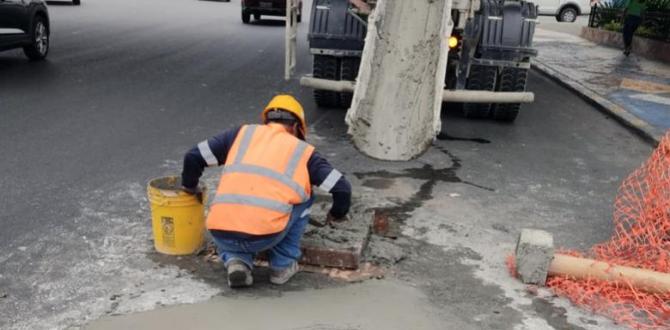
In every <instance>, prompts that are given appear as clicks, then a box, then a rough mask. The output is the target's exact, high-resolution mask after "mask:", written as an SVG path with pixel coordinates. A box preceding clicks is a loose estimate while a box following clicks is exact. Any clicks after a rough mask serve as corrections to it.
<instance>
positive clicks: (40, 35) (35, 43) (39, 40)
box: [23, 16, 50, 61]
mask: <svg viewBox="0 0 670 330" xmlns="http://www.w3.org/2000/svg"><path fill="white" fill-rule="evenodd" d="M30 35H31V37H30V40H31V43H30V45H28V46H25V47H23V53H24V54H26V56H27V57H28V58H29V59H30V60H31V61H41V60H44V59H45V58H46V57H47V54H49V44H50V36H49V27H48V25H47V21H46V19H45V18H44V17H42V16H35V18H34V20H33V26H32V28H31V30H30Z"/></svg>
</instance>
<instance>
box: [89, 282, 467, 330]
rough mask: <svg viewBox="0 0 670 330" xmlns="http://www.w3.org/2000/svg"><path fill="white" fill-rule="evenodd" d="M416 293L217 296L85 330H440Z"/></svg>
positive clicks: (360, 287)
mask: <svg viewBox="0 0 670 330" xmlns="http://www.w3.org/2000/svg"><path fill="white" fill-rule="evenodd" d="M439 313H440V310H439V309H438V308H437V306H434V305H433V304H431V303H430V302H429V300H428V298H427V297H426V296H425V295H424V294H423V293H422V292H421V291H420V290H419V289H416V288H413V287H409V286H407V285H404V284H400V283H397V282H392V281H370V282H365V283H361V284H356V285H350V286H345V287H341V288H332V289H323V290H309V291H304V292H286V293H282V294H281V296H279V297H264V298H262V299H258V298H257V297H249V296H240V297H217V298H214V299H212V300H210V301H207V302H204V303H199V304H192V305H181V306H175V307H169V308H163V309H158V310H154V311H150V312H145V313H138V314H131V315H125V316H114V317H106V318H103V319H100V320H98V321H95V322H93V323H91V324H89V325H88V326H86V327H85V329H90V330H104V329H110V330H116V329H144V330H150V329H160V330H165V329H191V330H197V329H244V330H252V329H262V330H265V329H276V330H281V329H301V330H302V329H304V330H307V329H313V330H325V329H328V330H340V329H341V330H344V329H361V330H362V329H385V330H393V329H398V330H405V329H414V330H421V329H445V328H451V327H452V326H458V324H452V325H449V326H447V325H445V324H440V322H439V320H438V318H437V315H438V314H439Z"/></svg>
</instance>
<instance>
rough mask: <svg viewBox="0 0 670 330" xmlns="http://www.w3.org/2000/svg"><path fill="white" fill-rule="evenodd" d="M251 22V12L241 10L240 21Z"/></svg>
mask: <svg viewBox="0 0 670 330" xmlns="http://www.w3.org/2000/svg"><path fill="white" fill-rule="evenodd" d="M249 22H251V14H249V13H247V12H245V11H242V23H244V24H249Z"/></svg>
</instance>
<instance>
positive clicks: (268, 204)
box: [213, 194, 293, 213]
mask: <svg viewBox="0 0 670 330" xmlns="http://www.w3.org/2000/svg"><path fill="white" fill-rule="evenodd" d="M213 203H214V204H240V205H248V206H255V207H262V208H264V209H268V210H273V211H277V212H282V213H289V212H291V210H292V209H293V205H286V204H284V203H281V202H277V201H273V200H271V199H266V198H260V197H256V196H249V195H238V194H225V195H220V196H216V197H214V201H213Z"/></svg>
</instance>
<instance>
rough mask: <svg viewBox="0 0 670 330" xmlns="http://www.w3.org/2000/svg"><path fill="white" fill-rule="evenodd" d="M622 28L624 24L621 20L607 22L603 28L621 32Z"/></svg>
mask: <svg viewBox="0 0 670 330" xmlns="http://www.w3.org/2000/svg"><path fill="white" fill-rule="evenodd" d="M622 28H623V24H622V23H621V22H617V21H610V22H609V23H605V24H604V25H603V29H605V30H607V31H615V32H621V29H622Z"/></svg>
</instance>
